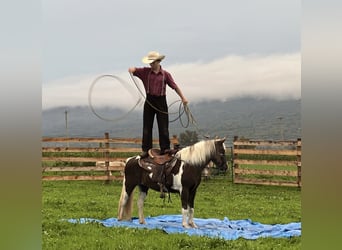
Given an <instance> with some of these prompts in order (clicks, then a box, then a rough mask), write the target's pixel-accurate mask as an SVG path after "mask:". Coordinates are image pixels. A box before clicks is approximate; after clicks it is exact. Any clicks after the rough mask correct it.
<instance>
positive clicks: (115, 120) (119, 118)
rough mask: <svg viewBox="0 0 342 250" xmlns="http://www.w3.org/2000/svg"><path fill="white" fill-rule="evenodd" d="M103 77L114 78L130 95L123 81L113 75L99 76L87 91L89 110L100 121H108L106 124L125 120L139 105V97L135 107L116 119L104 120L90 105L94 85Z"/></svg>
mask: <svg viewBox="0 0 342 250" xmlns="http://www.w3.org/2000/svg"><path fill="white" fill-rule="evenodd" d="M105 77H111V78H114V79H116V80H118V81H119V82H120V83H121V84H122V85H123V86H124V87H125V88H126V89H127V91H128V92H130V93H132V92H131V90H129V89H128V86H129V85H128V84H127V83H126V82H125V81H124V80H122V79H121V78H120V77H117V76H115V75H101V76H99V77H97V78H95V80H94V81H93V82H92V84H91V85H90V89H89V92H88V103H89V107H90V110H91V111H92V112H93V113H94V115H96V116H97V117H98V118H100V119H101V120H104V121H108V122H117V121H119V120H121V119H123V118H125V117H126V116H127V115H129V114H130V113H131V112H132V111H133V110H134V109H135V108H136V107H137V106H138V105H139V104H140V103H141V96H139V98H138V100H137V102H136V103H135V105H133V107H132V108H131V109H130V110H129V111H128V112H126V113H125V114H123V115H122V116H119V117H117V118H112V119H109V118H106V117H104V116H102V115H100V114H98V113H97V112H96V110H95V108H94V107H93V104H92V93H93V89H94V87H95V85H96V84H97V83H98V81H99V80H101V79H103V78H105Z"/></svg>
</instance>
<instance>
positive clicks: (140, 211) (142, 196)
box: [137, 186, 148, 224]
mask: <svg viewBox="0 0 342 250" xmlns="http://www.w3.org/2000/svg"><path fill="white" fill-rule="evenodd" d="M139 190H140V193H139V198H138V202H137V203H138V214H139V223H140V224H146V222H145V217H144V202H145V198H146V196H147V190H148V188H147V187H145V186H139Z"/></svg>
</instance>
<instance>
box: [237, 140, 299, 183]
mask: <svg viewBox="0 0 342 250" xmlns="http://www.w3.org/2000/svg"><path fill="white" fill-rule="evenodd" d="M301 146H302V143H301V139H300V138H299V139H297V140H296V141H256V140H254V141H252V140H248V139H239V138H238V137H237V136H236V137H234V142H233V180H234V183H244V184H261V185H277V186H278V185H279V186H293V187H301V186H302V181H301V167H302V164H301V155H302V151H301ZM270 168H271V169H270ZM280 168H283V169H280ZM284 168H285V169H284ZM275 177H280V179H277V178H275Z"/></svg>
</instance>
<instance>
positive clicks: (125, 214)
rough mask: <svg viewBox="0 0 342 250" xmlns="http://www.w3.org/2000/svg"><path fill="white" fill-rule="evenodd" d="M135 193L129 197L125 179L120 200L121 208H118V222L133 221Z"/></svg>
mask: <svg viewBox="0 0 342 250" xmlns="http://www.w3.org/2000/svg"><path fill="white" fill-rule="evenodd" d="M133 191H134V190H133ZM133 191H132V193H131V194H130V195H129V196H128V194H127V192H126V186H125V177H124V179H123V183H122V190H121V195H120V200H119V206H118V220H131V219H132V210H133V194H134V192H133Z"/></svg>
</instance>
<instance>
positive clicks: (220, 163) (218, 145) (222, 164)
mask: <svg viewBox="0 0 342 250" xmlns="http://www.w3.org/2000/svg"><path fill="white" fill-rule="evenodd" d="M225 140H226V138H223V139H216V140H215V156H214V158H213V159H212V161H213V162H214V163H215V165H216V166H217V167H218V169H219V170H220V171H223V172H226V171H227V169H228V165H227V157H226V150H225V145H224V141H225Z"/></svg>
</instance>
